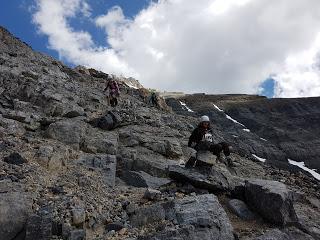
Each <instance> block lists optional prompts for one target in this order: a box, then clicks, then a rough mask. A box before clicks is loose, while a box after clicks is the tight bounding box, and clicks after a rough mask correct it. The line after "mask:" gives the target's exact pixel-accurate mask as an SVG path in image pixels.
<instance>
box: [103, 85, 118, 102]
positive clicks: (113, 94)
mask: <svg viewBox="0 0 320 240" xmlns="http://www.w3.org/2000/svg"><path fill="white" fill-rule="evenodd" d="M104 91H106V95H107V98H108V102H109V104H110V105H111V107H116V106H117V105H118V99H117V97H119V95H120V90H119V86H118V83H117V82H116V81H115V80H114V79H110V80H109V81H108V82H107V85H106V88H105V89H104Z"/></svg>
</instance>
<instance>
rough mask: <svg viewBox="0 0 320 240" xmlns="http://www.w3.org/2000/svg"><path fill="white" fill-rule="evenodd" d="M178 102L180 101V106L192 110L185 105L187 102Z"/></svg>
mask: <svg viewBox="0 0 320 240" xmlns="http://www.w3.org/2000/svg"><path fill="white" fill-rule="evenodd" d="M179 102H180V104H181V106H183V107H185V108H186V109H187V110H188V112H194V111H192V110H191V109H190V108H189V107H188V106H187V104H185V103H184V102H181V101H179Z"/></svg>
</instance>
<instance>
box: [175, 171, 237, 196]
mask: <svg viewBox="0 0 320 240" xmlns="http://www.w3.org/2000/svg"><path fill="white" fill-rule="evenodd" d="M169 176H170V177H171V178H172V179H174V180H176V181H178V182H182V183H184V182H188V183H190V184H191V185H193V186H194V187H197V188H201V189H207V190H209V191H222V190H232V189H233V188H234V186H233V183H232V179H231V175H230V173H229V174H225V173H224V172H223V171H219V170H217V169H213V170H212V172H207V173H201V172H199V171H197V170H196V169H189V168H184V167H180V166H169Z"/></svg>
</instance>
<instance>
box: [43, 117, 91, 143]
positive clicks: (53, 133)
mask: <svg viewBox="0 0 320 240" xmlns="http://www.w3.org/2000/svg"><path fill="white" fill-rule="evenodd" d="M86 129H87V124H86V123H85V122H84V121H82V119H81V118H73V119H66V120H61V121H58V122H55V123H52V124H50V125H49V127H48V129H47V131H46V136H47V137H49V138H52V139H55V140H58V141H60V142H63V143H65V144H68V145H70V146H72V147H74V148H75V149H79V147H80V146H79V145H80V143H81V140H82V137H83V136H85V133H86Z"/></svg>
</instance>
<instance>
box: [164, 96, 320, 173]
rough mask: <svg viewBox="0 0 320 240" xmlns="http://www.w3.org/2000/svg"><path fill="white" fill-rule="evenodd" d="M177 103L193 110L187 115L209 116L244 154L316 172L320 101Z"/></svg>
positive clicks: (207, 99) (206, 99)
mask: <svg viewBox="0 0 320 240" xmlns="http://www.w3.org/2000/svg"><path fill="white" fill-rule="evenodd" d="M167 101H168V103H169V105H171V106H173V108H174V109H175V111H176V112H178V113H180V114H185V113H187V114H190V112H188V111H186V109H183V108H182V107H181V104H179V102H178V101H177V100H176V99H169V100H167ZM179 101H182V102H184V103H186V104H187V105H188V106H189V107H190V108H191V109H192V110H193V111H195V112H194V113H191V115H200V114H208V115H210V116H211V117H212V119H213V121H215V122H216V125H217V127H219V128H220V129H221V130H222V131H223V132H224V133H225V135H226V136H225V137H226V138H227V139H228V141H231V142H233V143H234V144H235V145H237V146H238V150H239V151H241V152H244V153H245V154H247V155H251V154H255V155H257V156H260V157H261V158H265V159H267V161H268V162H269V163H270V164H274V165H276V166H281V167H289V166H288V164H287V162H288V159H291V160H294V161H297V162H305V163H306V165H307V166H308V167H309V168H311V169H317V170H318V171H320V152H319V151H320V138H319V129H320V98H301V99H267V98H264V97H261V96H250V95H220V96H218V95H212V96H211V95H199V94H195V95H187V96H184V97H181V98H179ZM221 110H223V111H221ZM226 116H227V117H228V118H229V119H228V120H227V121H226ZM235 120H236V121H237V122H235ZM244 129H247V130H246V131H243V130H244ZM249 130H250V132H249ZM239 139H241V142H242V144H241V146H239V144H238V140H239Z"/></svg>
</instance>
